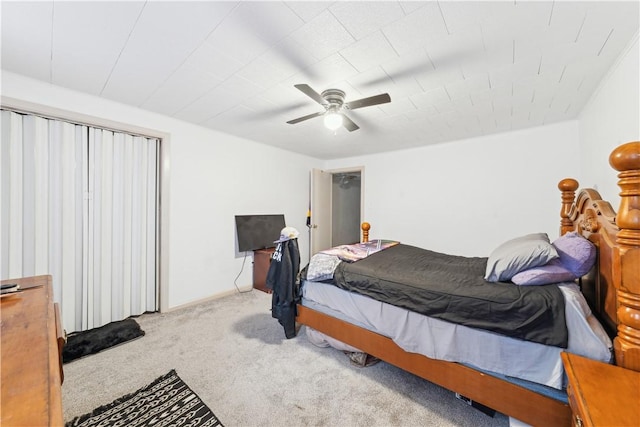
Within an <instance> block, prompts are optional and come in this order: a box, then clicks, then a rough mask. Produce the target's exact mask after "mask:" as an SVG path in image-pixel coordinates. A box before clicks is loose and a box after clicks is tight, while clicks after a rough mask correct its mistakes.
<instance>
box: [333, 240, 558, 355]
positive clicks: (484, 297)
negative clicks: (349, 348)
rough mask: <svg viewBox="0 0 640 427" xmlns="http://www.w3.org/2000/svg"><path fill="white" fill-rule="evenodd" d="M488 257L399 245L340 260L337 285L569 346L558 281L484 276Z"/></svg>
mask: <svg viewBox="0 0 640 427" xmlns="http://www.w3.org/2000/svg"><path fill="white" fill-rule="evenodd" d="M486 263H487V258H468V257H462V256H454V255H447V254H442V253H438V252H433V251H429V250H426V249H421V248H417V247H414V246H408V245H402V244H400V245H398V246H395V247H392V248H389V249H386V250H384V251H382V252H378V253H376V254H373V255H370V256H368V257H367V258H365V259H362V260H359V261H356V262H353V263H348V262H342V263H340V264H339V265H338V266H337V268H336V270H335V271H334V280H333V283H334V284H335V285H336V286H338V287H340V288H342V289H345V290H347V291H351V292H355V293H358V294H361V295H365V296H367V297H370V298H373V299H376V300H378V301H382V302H385V303H389V304H392V305H395V306H398V307H403V308H405V309H407V310H411V311H415V312H418V313H421V314H424V315H427V316H431V317H436V318H439V319H442V320H446V321H449V322H453V323H458V324H462V325H466V326H470V327H474V328H479V329H484V330H489V331H493V332H496V333H499V334H502V335H506V336H509V337H513V338H519V339H523V340H527V341H533V342H537V343H541V344H546V345H552V346H557V347H562V348H566V347H567V341H568V333H567V326H566V322H565V314H564V307H565V304H564V297H563V295H562V292H561V291H560V289H558V287H557V286H556V285H545V286H516V285H514V284H513V283H501V282H498V283H490V282H487V281H485V280H484V278H483V276H484V272H485V267H486Z"/></svg>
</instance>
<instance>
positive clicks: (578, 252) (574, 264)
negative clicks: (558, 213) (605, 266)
mask: <svg viewBox="0 0 640 427" xmlns="http://www.w3.org/2000/svg"><path fill="white" fill-rule="evenodd" d="M552 245H553V247H554V248H556V251H557V252H558V256H559V259H560V262H561V263H562V265H563V266H564V267H565V268H566V269H567V270H570V271H572V272H573V274H574V275H575V276H576V277H581V276H584V275H585V274H587V273H588V272H589V270H591V267H593V264H595V262H596V247H595V246H594V244H593V243H591V242H590V241H589V240H588V239H586V238H584V237H582V236H581V235H579V234H578V233H577V232H575V231H572V232H570V233H567V234H565V235H563V236H561V237H558V238H557V239H556V240H555V241H554V242H553V243H552Z"/></svg>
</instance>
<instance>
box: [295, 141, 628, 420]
mask: <svg viewBox="0 0 640 427" xmlns="http://www.w3.org/2000/svg"><path fill="white" fill-rule="evenodd" d="M609 161H610V164H611V166H612V167H613V168H614V169H616V170H617V171H618V172H619V175H618V177H619V182H618V185H619V186H620V189H621V192H620V197H621V202H620V206H619V209H618V214H617V215H616V212H615V211H614V209H613V208H612V207H611V205H610V204H609V203H608V202H606V201H603V200H602V199H601V196H600V194H599V193H598V192H597V191H595V190H593V189H583V190H581V191H579V192H578V194H577V197H576V191H577V190H578V182H577V181H576V180H574V179H570V178H567V179H564V180H562V181H561V182H560V183H559V184H558V188H559V190H560V192H561V200H562V204H561V208H560V236H565V235H570V234H574V233H577V234H578V235H580V236H582V237H584V238H586V239H588V241H590V242H591V243H592V244H593V246H594V247H595V248H596V251H597V257H596V260H595V265H594V267H593V268H591V269H590V270H589V272H588V273H586V274H584V275H583V276H580V278H579V279H577V280H575V283H573V284H567V285H563V286H558V288H563V287H564V288H566V289H569V291H567V292H565V291H563V297H564V299H565V301H567V300H574V301H586V302H587V303H588V308H587V309H586V311H587V312H591V313H592V318H590V320H588V321H587V322H586V323H585V322H582V323H581V325H582V326H581V327H582V328H583V332H585V333H586V335H579V336H580V338H579V339H578V340H577V342H573V343H571V342H568V343H565V344H566V345H557V342H553V341H549V342H547V343H544V342H534V343H532V344H531V343H527V344H526V345H520V344H521V338H522V337H506V340H504V341H506V342H507V347H506V348H507V353H508V352H512V353H513V352H523V353H529V352H533V354H534V355H535V354H537V356H536V357H537V358H538V360H551V363H549V364H548V365H549V366H542V367H540V369H539V370H538V372H535V369H534V370H533V371H534V372H531V370H529V369H525V370H524V371H527V372H525V373H521V372H515V373H514V372H511V371H507V374H506V375H503V374H501V373H500V372H496V371H499V370H500V368H496V366H501V365H502V363H503V360H501V359H500V352H497V353H496V354H492V355H489V356H488V357H486V358H485V361H483V362H481V363H480V365H482V367H479V366H478V364H477V363H475V361H474V360H466V359H465V358H464V357H462V356H459V355H457V354H455V352H456V349H457V347H458V342H465V341H467V340H474V339H475V340H478V341H482V340H484V339H485V338H487V337H489V338H490V339H495V340H503V338H501V337H500V336H501V335H503V334H502V333H500V334H498V333H496V332H495V331H488V332H487V331H480V332H481V335H480V338H478V336H475V335H473V333H475V332H473V331H471V332H469V331H468V329H471V330H474V329H476V328H475V327H468V326H464V325H462V326H460V325H454V326H453V330H447V331H445V332H444V335H442V334H435V333H432V332H427V333H426V336H425V337H423V338H419V339H418V340H417V341H416V340H413V341H409V343H407V342H404V341H403V340H402V339H399V338H398V335H397V334H395V335H394V333H395V332H394V325H396V322H397V320H389V319H392V317H391V315H390V314H389V315H388V314H387V311H384V313H383V312H382V311H381V310H383V308H375V309H374V311H375V310H378V311H380V313H383V314H381V315H380V316H379V317H380V318H379V319H373V320H371V319H370V318H358V316H357V315H354V314H349V315H343V313H344V312H345V311H344V310H343V308H342V307H341V305H342V304H344V305H355V304H356V303H358V304H359V303H360V302H359V301H360V300H362V301H365V302H364V303H365V304H369V303H370V304H378V303H379V301H377V300H374V298H371V297H370V296H367V295H361V294H357V295H354V292H352V291H349V290H345V289H340V288H339V287H336V286H332V285H327V284H326V283H322V281H318V282H317V283H316V282H315V281H312V282H314V285H313V289H314V290H313V291H311V292H309V293H308V292H307V291H309V290H311V289H312V285H309V284H308V283H306V282H305V283H303V285H302V290H303V292H304V294H305V295H304V296H305V297H304V298H303V299H302V301H301V303H300V304H299V305H298V307H297V311H298V315H297V318H296V321H297V323H299V324H301V325H306V326H308V328H307V329H309V328H311V329H312V330H314V331H317V332H318V333H320V334H321V335H322V336H323V337H327V338H328V339H331V340H337V341H338V342H339V343H344V344H346V345H347V346H351V347H354V348H356V349H358V350H360V351H362V352H365V353H367V354H370V355H372V356H374V357H376V358H379V359H381V360H383V361H386V362H387V363H390V364H393V365H395V366H398V367H400V368H402V369H404V370H406V371H409V372H411V373H413V374H415V375H418V376H420V377H422V378H424V379H426V380H428V381H431V382H433V383H435V384H438V385H440V386H443V387H445V388H447V389H449V390H451V391H453V392H456V393H459V394H461V395H463V396H465V397H467V398H468V399H471V400H473V401H474V402H477V403H479V404H481V405H485V406H488V407H490V408H492V409H495V410H497V411H499V412H501V413H503V414H505V415H508V416H511V417H514V418H516V419H518V420H521V421H523V422H525V423H527V424H531V425H545V426H552V425H554V426H555V425H570V424H571V410H570V408H569V406H568V404H567V402H566V397H563V391H562V388H563V386H564V382H563V380H564V375H563V372H562V365H561V362H560V361H559V360H560V357H559V354H560V353H561V352H562V351H570V352H576V353H583V352H585V351H591V350H589V349H584V348H581V347H580V346H581V345H584V344H585V342H586V341H585V340H587V339H588V338H584V339H583V337H585V336H586V337H589V336H591V339H592V340H593V341H592V344H594V345H596V347H597V346H598V344H597V343H598V340H600V342H601V343H602V344H603V345H604V347H605V350H603V347H602V346H600V347H599V348H598V349H596V353H595V354H594V353H589V354H587V355H588V356H589V357H592V358H595V359H600V360H603V361H605V360H604V359H606V358H607V354H606V352H607V351H608V349H606V346H607V339H606V338H607V337H606V336H605V337H602V336H601V335H602V334H604V335H607V336H608V337H611V338H612V342H610V344H612V346H611V347H612V349H613V351H614V355H613V359H612V361H613V362H614V363H616V364H617V365H619V366H622V367H625V368H628V369H633V370H637V371H640V142H631V143H627V144H624V145H621V146H620V147H618V148H616V149H615V150H614V151H613V152H612V154H611V156H610V158H609ZM369 228H370V226H369V224H367V223H364V224H363V226H362V230H363V242H367V241H369V238H368V234H369ZM392 250H393V248H391V249H386V250H385V251H384V252H389V253H392V252H391V251H392ZM396 252H397V250H396ZM376 256H378V254H375V255H373V256H371V257H370V258H367V259H373V258H374V257H376ZM360 262H362V261H357V262H355V263H354V264H358V263H360ZM316 285H317V286H316ZM512 286H514V285H512ZM325 288H326V289H325ZM316 291H317V292H316ZM325 291H326V292H329V296H325V297H317V296H316V295H315V294H314V293H322V292H325ZM344 292H346V293H347V295H348V296H347V297H346V298H345V296H344V294H341V293H344ZM576 292H578V294H580V295H579V296H580V298H579V299H575V298H572V297H571V295H574V296H575V293H576ZM323 298H324V299H323ZM316 299H319V300H321V301H322V302H321V303H317V302H316ZM353 300H359V301H355V302H354V301H353ZM332 301H333V302H332ZM383 304H384V303H383ZM574 305H575V306H574V307H573V308H572V307H571V306H570V304H568V303H567V305H566V306H565V307H564V308H563V309H564V310H566V313H563V314H562V317H563V318H565V316H566V318H565V322H567V323H572V322H574V321H575V313H573V314H572V310H574V309H575V311H577V312H579V311H580V307H579V306H580V302H578V303H576V304H574ZM391 306H392V307H391V308H390V310H391V311H392V312H393V311H394V310H395V311H398V310H400V318H407V317H409V316H414V315H415V314H409V315H408V314H407V312H406V311H402V310H405V308H398V307H395V306H393V305H391ZM358 310H360V309H358ZM384 310H389V307H386V306H384ZM584 311H585V310H584V309H583V313H584ZM350 313H353V312H350ZM588 315H589V313H586V314H585V319H587V318H588V317H589V316H588ZM419 316H422V317H420V320H419V322H423V323H420V325H422V326H421V328H419V329H422V330H426V329H428V328H431V327H432V325H427V323H429V322H435V324H436V329H437V328H438V327H439V326H442V323H449V322H448V321H447V320H444V321H443V320H442V319H431V318H430V316H424V315H422V314H419ZM572 316H573V317H572ZM425 317H426V320H425ZM393 319H396V318H393ZM572 319H573V320H572ZM594 319H595V321H594ZM424 322H426V323H424ZM572 324H573V323H572ZM585 325H586V326H585ZM568 326H570V325H567V327H568ZM572 328H573V326H572ZM570 330H572V329H571V328H570ZM589 331H590V332H589ZM482 333H484V334H485V335H482ZM465 334H470V335H465ZM569 335H570V336H571V335H574V336H578V335H576V333H575V332H571V333H570V334H569ZM443 336H444V337H445V338H444V339H443V338H442V337H443ZM489 338H487V339H489ZM421 339H424V340H426V341H429V340H431V341H435V342H436V344H437V345H436V346H435V347H436V348H435V349H433V348H432V349H428V348H427V349H426V350H424V349H422V348H419V347H420V346H421V344H420V340H421ZM443 340H444V341H447V343H448V344H449V345H448V346H445V349H444V352H443V351H442V348H440V347H438V345H440V342H441V341H443ZM456 340H457V341H456ZM569 341H571V340H569ZM574 341H576V340H574ZM514 342H515V343H516V344H514ZM398 343H400V344H398ZM509 343H511V344H509ZM509 345H511V346H510V347H509ZM529 345H532V346H533V347H530V346H529ZM589 345H590V344H588V345H587V347H589ZM412 346H413V347H412ZM536 346H537V347H536ZM576 346H577V347H576ZM427 347H428V345H427ZM532 348H533V350H531V349H532ZM523 349H525V350H523ZM536 352H538V353H536ZM452 354H453V356H452ZM457 358H458V359H460V358H461V359H462V360H461V361H458V360H457ZM534 358H535V357H534ZM452 360H453V361H452ZM492 360H493V361H494V362H495V363H494V366H493V367H492V368H491V369H486V366H492V365H491V362H492ZM487 364H488V365H487ZM543 365H544V363H543ZM494 368H495V369H494ZM516 370H517V366H516ZM512 374H513V375H512ZM538 385H542V387H541V388H540V387H538ZM553 390H558V391H559V393H555V394H554V393H553ZM550 391H551V392H550Z"/></svg>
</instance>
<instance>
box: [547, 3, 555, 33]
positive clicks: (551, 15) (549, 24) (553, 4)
mask: <svg viewBox="0 0 640 427" xmlns="http://www.w3.org/2000/svg"><path fill="white" fill-rule="evenodd" d="M555 5H556V2H555V0H553V1H552V2H551V11H550V12H549V22H548V23H547V26H548V27H550V26H551V18H552V17H553V8H554V7H555Z"/></svg>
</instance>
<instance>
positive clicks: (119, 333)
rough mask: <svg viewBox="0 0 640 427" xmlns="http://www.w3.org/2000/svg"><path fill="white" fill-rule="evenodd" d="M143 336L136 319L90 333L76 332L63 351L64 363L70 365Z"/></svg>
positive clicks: (118, 322) (113, 323) (119, 322)
mask: <svg viewBox="0 0 640 427" xmlns="http://www.w3.org/2000/svg"><path fill="white" fill-rule="evenodd" d="M143 335H144V331H143V330H142V329H140V325H138V322H136V321H135V320H134V319H125V320H120V321H117V322H111V323H108V324H106V325H104V326H100V327H99V328H94V329H89V330H88V331H82V332H74V333H72V334H69V336H68V337H67V343H66V344H65V346H64V348H63V349H62V362H63V363H68V362H71V361H72V360H76V359H79V358H81V357H84V356H88V355H90V354H95V353H98V352H100V351H102V350H105V349H107V348H109V347H113V346H115V345H118V344H122V343H123V342H126V341H130V340H132V339H134V338H138V337H141V336H143Z"/></svg>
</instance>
